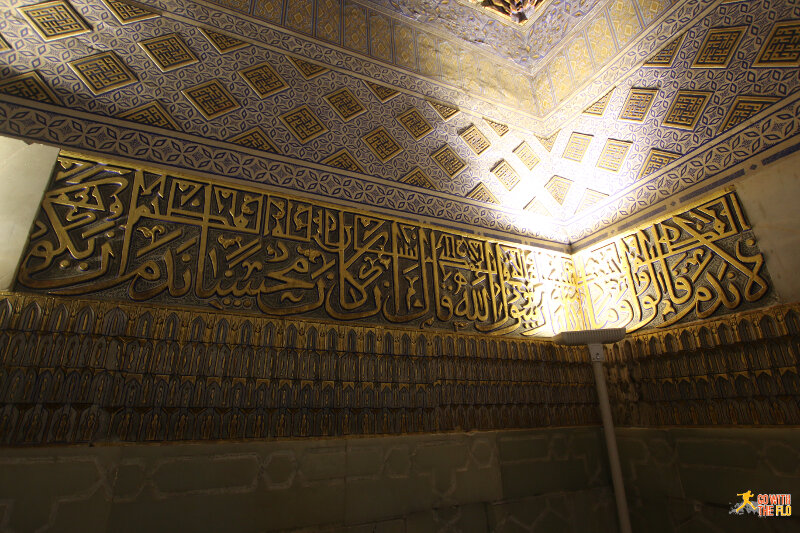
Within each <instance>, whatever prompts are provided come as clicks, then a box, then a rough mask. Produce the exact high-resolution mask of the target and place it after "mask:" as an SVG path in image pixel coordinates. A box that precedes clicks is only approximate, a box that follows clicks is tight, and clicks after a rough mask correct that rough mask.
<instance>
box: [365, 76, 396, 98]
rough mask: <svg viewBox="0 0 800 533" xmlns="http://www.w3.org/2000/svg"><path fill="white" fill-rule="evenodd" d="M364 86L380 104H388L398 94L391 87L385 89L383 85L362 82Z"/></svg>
mask: <svg viewBox="0 0 800 533" xmlns="http://www.w3.org/2000/svg"><path fill="white" fill-rule="evenodd" d="M364 84H365V85H366V86H367V88H368V89H369V90H370V92H372V94H374V95H375V98H377V99H378V100H380V102H381V103H385V102H388V101H389V100H391V99H392V98H394V97H395V96H397V95H398V94H400V91H396V90H394V89H392V88H391V87H386V86H385V85H378V84H377V83H373V82H371V81H364Z"/></svg>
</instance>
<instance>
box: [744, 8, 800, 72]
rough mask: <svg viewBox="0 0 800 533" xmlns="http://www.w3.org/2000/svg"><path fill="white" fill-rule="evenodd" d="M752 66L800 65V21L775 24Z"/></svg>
mask: <svg viewBox="0 0 800 533" xmlns="http://www.w3.org/2000/svg"><path fill="white" fill-rule="evenodd" d="M753 66H755V67H797V66H800V21H796V20H795V21H791V22H779V23H777V24H775V26H774V27H773V28H772V32H771V33H770V35H769V37H768V38H767V41H766V43H764V47H763V48H762V49H761V50H760V51H759V53H758V59H756V62H755V63H753Z"/></svg>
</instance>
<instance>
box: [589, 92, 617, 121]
mask: <svg viewBox="0 0 800 533" xmlns="http://www.w3.org/2000/svg"><path fill="white" fill-rule="evenodd" d="M613 93H614V89H611V90H610V91H608V92H607V93H606V94H604V95H603V96H601V97H600V98H599V99H598V100H597V101H596V102H595V103H593V104H592V105H590V106H589V107H587V108H586V109H584V110H583V112H584V114H586V115H596V116H598V117H602V116H603V113H605V112H606V107H608V102H610V101H611V95H612V94H613Z"/></svg>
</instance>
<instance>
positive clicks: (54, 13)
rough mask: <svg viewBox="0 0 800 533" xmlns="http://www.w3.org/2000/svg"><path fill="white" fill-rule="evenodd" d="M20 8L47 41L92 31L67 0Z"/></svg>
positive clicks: (53, 0) (55, 0)
mask: <svg viewBox="0 0 800 533" xmlns="http://www.w3.org/2000/svg"><path fill="white" fill-rule="evenodd" d="M19 10H20V11H22V13H23V14H24V15H25V16H26V17H27V18H28V20H29V21H30V22H31V25H32V26H33V28H34V29H35V30H36V33H38V34H39V35H40V36H41V37H42V39H44V40H45V41H53V40H55V39H63V38H64V37H72V36H74V35H81V34H82V33H88V32H90V31H92V27H91V26H89V24H88V23H87V22H86V21H85V20H83V18H81V16H80V15H78V13H77V11H75V9H73V7H72V6H71V5H70V3H69V2H67V1H66V0H52V1H51V2H42V3H41V4H34V5H31V6H23V7H20V8H19Z"/></svg>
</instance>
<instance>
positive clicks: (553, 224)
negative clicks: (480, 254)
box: [0, 0, 800, 244]
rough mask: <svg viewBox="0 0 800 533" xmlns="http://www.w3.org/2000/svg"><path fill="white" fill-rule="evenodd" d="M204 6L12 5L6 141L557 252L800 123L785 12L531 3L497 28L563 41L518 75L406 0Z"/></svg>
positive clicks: (150, 1) (764, 151)
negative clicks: (264, 188) (537, 9)
mask: <svg viewBox="0 0 800 533" xmlns="http://www.w3.org/2000/svg"><path fill="white" fill-rule="evenodd" d="M218 3H220V4H224V5H215V4H211V3H203V2H188V1H187V2H183V1H179V0H147V1H145V2H143V3H136V4H132V3H123V2H119V1H111V0H109V1H108V2H104V3H100V2H97V1H91V0H74V1H67V0H53V1H47V2H38V3H37V2H29V1H24V0H14V1H12V2H9V3H8V5H7V6H6V7H4V8H3V9H2V19H0V37H2V42H0V45H2V46H0V130H2V131H3V132H6V133H9V134H12V135H15V136H19V137H23V138H27V139H30V140H38V141H42V142H49V143H54V144H59V145H61V146H64V147H67V148H71V149H76V150H84V151H85V150H88V151H91V152H94V153H97V154H102V155H106V156H114V157H123V158H128V159H131V160H137V161H142V162H147V163H150V164H157V165H166V166H169V167H172V168H175V169H178V170H190V171H193V172H201V173H207V174H210V175H215V176H225V177H229V178H233V179H244V180H248V181H252V182H258V183H263V184H266V185H269V186H272V187H279V188H283V189H292V190H294V191H296V192H297V193H300V194H303V195H311V196H318V197H321V198H324V199H327V200H332V201H337V202H340V203H341V202H344V203H347V204H365V205H368V206H370V208H375V209H379V210H384V211H388V212H392V213H394V214H397V215H398V216H405V217H412V218H415V219H416V218H419V217H422V218H423V219H425V220H428V221H430V222H433V223H444V224H455V225H461V226H462V227H465V228H466V227H468V228H470V229H471V230H473V231H478V232H484V233H486V234H493V235H496V236H501V237H503V238H506V239H517V240H522V241H525V242H528V241H530V242H533V241H534V240H541V241H549V242H553V243H562V244H566V243H570V242H576V241H580V240H584V239H587V238H592V236H593V235H599V232H601V231H602V230H603V229H604V228H606V227H609V226H613V225H615V224H619V223H620V222H621V221H623V220H624V219H625V218H626V217H629V216H631V215H633V214H636V213H639V212H643V211H646V210H648V209H650V210H652V209H657V208H659V206H660V205H663V203H664V202H665V201H666V200H668V199H672V198H674V197H675V195H676V194H677V193H680V194H681V195H683V196H686V195H687V194H692V193H691V192H681V191H688V190H689V189H692V188H693V189H692V190H695V189H697V188H698V187H701V184H702V182H704V181H709V182H710V183H711V185H708V186H709V187H711V186H714V184H715V183H717V182H718V181H719V179H720V178H723V177H724V176H725V171H726V170H727V169H731V168H733V167H735V166H736V165H740V164H744V163H745V162H747V165H750V166H752V165H753V164H766V163H765V162H764V161H763V160H764V159H765V158H767V159H768V158H769V157H775V156H773V155H772V152H773V151H775V150H779V149H780V148H782V147H785V146H787V143H790V140H791V138H792V137H793V136H794V135H796V133H797V132H798V129H800V122H798V118H797V109H798V107H799V106H800V104H798V94H799V93H798V90H797V89H798V85H800V79H798V75H797V72H798V69H797V67H798V66H800V47H798V44H797V43H798V35H800V7H798V6H797V5H796V4H795V3H790V2H772V1H770V0H762V1H758V2H745V1H741V2H722V1H720V0H716V1H712V0H685V1H683V2H677V3H674V4H671V3H670V2H667V1H666V0H665V1H649V0H635V3H634V0H613V1H607V2H597V3H595V4H592V5H584V4H581V3H574V2H573V3H570V2H558V1H553V2H550V3H545V4H544V5H543V7H542V15H541V16H540V17H539V18H537V19H536V20H535V21H533V22H531V23H529V24H527V25H520V26H519V27H514V26H513V25H512V26H508V27H507V28H506V30H508V31H513V32H517V33H520V32H523V33H524V32H526V31H534V29H535V28H537V27H543V28H544V27H547V28H551V26H547V24H551V25H552V28H555V27H556V26H558V28H561V27H562V25H563V27H564V28H566V29H564V33H561V34H559V32H558V31H557V30H556V29H552V28H551V30H552V31H553V32H555V33H554V35H561V36H562V38H560V39H557V40H556V41H554V42H553V43H552V45H551V46H550V45H548V46H549V48H547V51H546V52H543V53H542V54H541V60H540V61H538V63H537V65H536V66H535V67H533V68H532V69H531V70H530V76H528V75H527V74H525V73H523V72H522V71H521V70H520V69H519V66H517V65H513V64H511V63H509V62H507V61H504V60H503V59H502V58H500V56H499V55H496V57H495V58H494V59H493V58H492V56H491V55H488V54H487V53H486V51H481V50H479V49H477V47H475V46H473V45H470V44H468V43H465V42H463V39H462V37H463V36H462V35H461V34H459V32H458V31H456V30H455V29H454V28H453V27H450V26H449V25H448V24H447V23H445V22H444V21H443V20H440V19H435V18H434V19H433V20H430V17H427V18H426V17H423V16H414V17H413V18H415V19H416V20H414V21H412V20H410V19H409V16H408V15H409V13H408V12H407V11H408V9H409V5H411V4H410V3H405V4H404V3H402V2H401V3H399V4H398V5H397V6H396V7H397V9H398V10H399V11H400V13H398V12H397V11H392V10H390V9H388V7H390V6H389V4H388V3H387V4H384V3H383V2H354V1H348V2H344V3H342V2H340V1H339V0H316V1H315V2H308V3H305V4H304V5H307V6H310V7H307V6H306V7H303V8H302V9H292V10H287V8H286V7H287V3H286V2H284V1H278V0H242V1H236V0H218ZM433 4H434V3H426V4H425V5H426V6H428V7H431V6H433ZM435 4H437V5H438V8H439V9H440V11H439V12H440V13H442V15H441V16H442V17H444V16H445V15H444V13H445V9H444V6H445V4H444V3H442V4H441V5H439V3H438V2H436V3H435ZM292 5H294V4H292ZM447 5H449V6H450V8H451V9H452V10H453V11H452V13H462V11H459V10H464V9H466V10H468V11H469V12H470V13H471V14H470V15H468V16H467V18H465V19H464V21H465V22H464V23H465V24H466V23H467V22H470V21H471V22H470V23H475V24H478V23H483V22H486V25H488V24H489V23H488V22H487V21H492V20H494V19H492V18H491V17H488V18H486V20H484V19H483V18H481V17H482V16H483V15H482V14H481V13H477V12H475V11H474V10H473V9H472V8H471V7H469V6H466V5H461V4H457V3H450V4H447ZM404 6H405V7H404ZM573 8H574V9H575V10H573V11H569V10H571V9H573ZM559 9H561V10H567V11H568V12H569V13H571V15H570V17H571V18H569V21H568V22H563V20H562V22H563V24H562V22H558V21H557V20H556V19H558V17H555V16H552V17H551V16H550V15H548V13H551V12H555V11H553V10H559ZM578 9H582V10H583V11H582V12H581V14H577V10H578ZM404 10H405V11H404ZM424 12H425V11H424V10H421V11H418V12H417V13H418V14H419V13H424ZM464 13H466V12H464ZM469 17H473V18H472V19H470V18H469ZM484 18H485V17H484ZM559 20H561V19H559ZM564 20H566V19H564ZM482 21H483V22H482ZM557 22H558V23H557ZM492 24H495V25H498V24H499V22H497V21H494V22H492ZM509 24H511V23H509ZM537 25H539V26H537ZM542 25H544V26H542ZM506 30H503V31H506ZM567 30H568V31H567ZM559 31H560V30H559ZM448 32H449V33H448ZM604 47H605V48H604ZM534 55H535V54H533V53H531V57H533V56H534ZM492 102H493V103H492ZM509 102H510V104H509ZM512 107H517V108H524V109H526V111H527V114H528V115H529V116H528V117H527V118H526V116H525V115H524V114H523V113H520V112H517V111H514V110H513V109H512ZM540 112H542V113H543V112H546V113H548V115H547V117H546V118H544V120H538V119H532V118H530V115H535V114H537V113H540ZM759 154H761V159H762V161H755V160H754V159H753V157H754V156H758V155H759ZM748 168H749V167H748ZM745 171H747V169H746V168H744V167H742V169H738V167H737V170H736V172H745ZM712 178H713V179H712ZM683 196H681V198H682V197H683ZM681 201H682V200H681ZM598 238H599V237H598Z"/></svg>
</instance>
